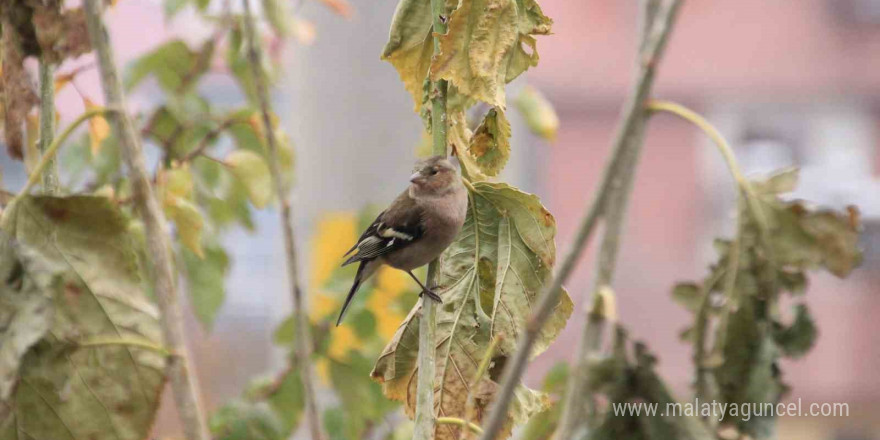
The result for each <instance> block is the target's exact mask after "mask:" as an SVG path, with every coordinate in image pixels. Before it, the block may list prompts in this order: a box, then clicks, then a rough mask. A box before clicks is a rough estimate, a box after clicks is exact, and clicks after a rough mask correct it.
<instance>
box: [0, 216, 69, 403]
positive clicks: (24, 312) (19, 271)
mask: <svg viewBox="0 0 880 440" xmlns="http://www.w3.org/2000/svg"><path fill="white" fill-rule="evenodd" d="M60 278H61V276H60V270H59V268H58V267H54V266H53V265H52V264H51V263H49V262H48V261H46V259H45V257H43V256H42V255H39V254H38V253H36V252H33V251H31V250H29V249H27V248H26V247H25V246H24V245H22V244H20V243H17V242H15V241H14V240H12V239H11V238H10V237H9V236H7V234H6V233H5V232H3V231H0V280H2V284H0V292H2V294H0V402H6V400H7V399H8V398H9V396H10V395H11V394H12V392H13V391H14V390H15V386H16V384H17V383H18V378H19V371H18V369H19V366H20V365H21V362H22V360H23V358H24V356H25V353H27V351H28V350H29V349H30V348H31V347H32V346H33V345H34V344H36V343H37V342H38V341H39V340H40V339H42V338H43V337H44V336H45V335H46V333H47V332H48V331H49V329H50V328H51V327H52V318H53V316H54V314H55V305H54V302H53V301H54V299H55V295H56V292H58V291H60V287H61V279H60ZM6 417H7V413H6V408H5V405H0V420H5V419H6Z"/></svg>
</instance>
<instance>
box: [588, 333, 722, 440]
mask: <svg viewBox="0 0 880 440" xmlns="http://www.w3.org/2000/svg"><path fill="white" fill-rule="evenodd" d="M630 345H631V344H630V343H629V342H628V341H627V337H626V332H625V331H624V330H623V329H622V328H620V327H618V328H617V331H616V332H615V337H614V346H615V348H614V350H613V353H612V354H611V355H610V356H608V357H607V358H605V359H601V360H596V361H594V362H593V363H592V364H591V365H590V377H591V378H592V379H593V381H594V382H593V385H594V386H593V387H591V389H595V390H599V392H601V393H602V394H604V396H605V397H606V399H607V400H608V405H606V406H607V410H606V411H605V412H604V414H602V417H601V419H600V420H599V421H598V426H596V427H595V428H594V429H592V430H591V432H590V434H591V435H590V438H591V439H596V440H606V439H607V440H616V439H632V440H711V439H715V438H716V436H715V435H714V433H713V432H711V431H710V430H709V428H708V427H707V425H705V424H703V423H702V422H701V421H700V419H699V418H698V416H699V414H698V413H693V411H691V412H690V413H688V412H685V411H684V407H683V406H682V405H683V404H682V403H679V402H678V401H676V399H675V397H674V396H673V395H672V394H671V393H670V392H669V390H668V388H667V387H666V384H665V383H664V382H663V380H662V379H661V378H660V376H658V375H657V373H656V371H655V365H656V363H657V360H656V359H655V358H654V356H653V355H651V354H650V353H649V352H648V350H647V348H646V347H645V346H644V345H643V344H641V343H638V342H636V343H635V344H632V346H633V348H632V351H633V356H630V354H629V350H630V348H629V346H630ZM632 404H635V405H641V404H645V406H643V407H642V408H640V411H638V412H637V411H620V410H619V409H616V408H615V407H617V408H619V407H620V406H622V405H632ZM687 404H690V402H687ZM647 405H657V411H656V414H654V415H651V414H647V408H646V406H647ZM676 405H677V406H676ZM669 408H672V409H671V411H678V412H677V413H674V414H668V413H667V414H666V415H667V416H668V417H662V416H660V415H661V414H663V413H665V412H666V411H670V409H669ZM676 408H677V409H676Z"/></svg>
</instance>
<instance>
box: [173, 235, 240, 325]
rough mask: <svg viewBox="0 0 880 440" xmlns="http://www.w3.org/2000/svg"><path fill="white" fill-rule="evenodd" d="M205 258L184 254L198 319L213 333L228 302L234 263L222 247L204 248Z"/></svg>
mask: <svg viewBox="0 0 880 440" xmlns="http://www.w3.org/2000/svg"><path fill="white" fill-rule="evenodd" d="M202 249H203V257H202V258H198V257H197V256H196V255H194V254H192V253H190V252H181V253H180V256H181V258H182V259H183V267H184V269H185V273H186V290H187V293H188V294H189V300H190V304H192V308H193V311H194V312H195V315H196V318H198V319H199V321H200V322H201V323H202V325H203V326H204V327H205V328H206V329H207V330H210V329H211V328H212V327H213V325H214V318H216V317H217V312H219V311H220V307H221V306H222V305H223V301H224V300H225V299H226V275H227V273H228V271H229V266H230V261H229V255H228V254H227V253H226V250H225V249H223V247H221V246H220V245H218V244H215V243H211V244H208V245H205V246H203V248H202Z"/></svg>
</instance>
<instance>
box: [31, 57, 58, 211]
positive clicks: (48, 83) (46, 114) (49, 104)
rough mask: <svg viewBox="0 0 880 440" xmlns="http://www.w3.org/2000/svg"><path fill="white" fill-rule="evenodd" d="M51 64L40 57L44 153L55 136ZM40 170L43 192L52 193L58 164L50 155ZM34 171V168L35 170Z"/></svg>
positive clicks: (41, 124)
mask: <svg viewBox="0 0 880 440" xmlns="http://www.w3.org/2000/svg"><path fill="white" fill-rule="evenodd" d="M53 70H54V69H52V65H51V64H49V62H47V61H46V60H45V59H44V58H41V59H40V141H39V147H40V154H42V155H45V154H46V150H48V149H49V146H50V145H52V139H53V138H54V137H55V78H54V77H53V76H52V72H53ZM50 159H51V160H50V161H49V163H48V164H46V169H45V170H44V171H43V172H42V184H43V192H44V193H46V194H49V195H53V194H55V193H57V192H58V165H57V164H56V162H55V158H54V157H50ZM35 171H36V170H35Z"/></svg>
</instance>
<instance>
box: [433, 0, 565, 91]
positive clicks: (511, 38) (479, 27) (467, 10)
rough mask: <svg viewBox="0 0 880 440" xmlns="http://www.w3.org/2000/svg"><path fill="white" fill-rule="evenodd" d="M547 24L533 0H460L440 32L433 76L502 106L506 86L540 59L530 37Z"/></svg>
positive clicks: (547, 27)
mask: <svg viewBox="0 0 880 440" xmlns="http://www.w3.org/2000/svg"><path fill="white" fill-rule="evenodd" d="M551 24H552V20H550V19H549V18H547V17H546V16H544V14H543V13H542V12H541V8H540V7H539V6H538V5H537V3H535V2H534V1H533V0H462V1H461V2H459V5H458V8H457V9H455V10H454V11H453V12H452V15H451V16H450V17H449V31H448V32H447V33H446V34H445V35H441V36H440V54H439V55H438V56H437V58H436V60H434V62H433V63H432V64H431V78H432V79H433V80H437V79H446V80H449V81H450V82H451V83H452V84H453V85H455V87H456V88H457V89H458V91H459V92H461V93H462V94H464V95H467V96H469V97H471V98H473V99H476V100H480V101H483V102H486V103H488V104H490V105H493V106H496V107H502V108H503V107H505V93H504V85H505V84H507V83H508V82H510V81H513V80H514V79H515V78H516V77H517V76H519V75H520V74H521V73H522V72H524V71H526V69H528V68H529V67H531V66H535V65H537V63H538V53H537V51H536V49H535V40H534V38H533V37H532V35H536V34H548V33H550V26H551ZM524 45H525V46H528V47H529V50H530V51H531V52H529V51H527V50H526V49H525V48H524Z"/></svg>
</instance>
